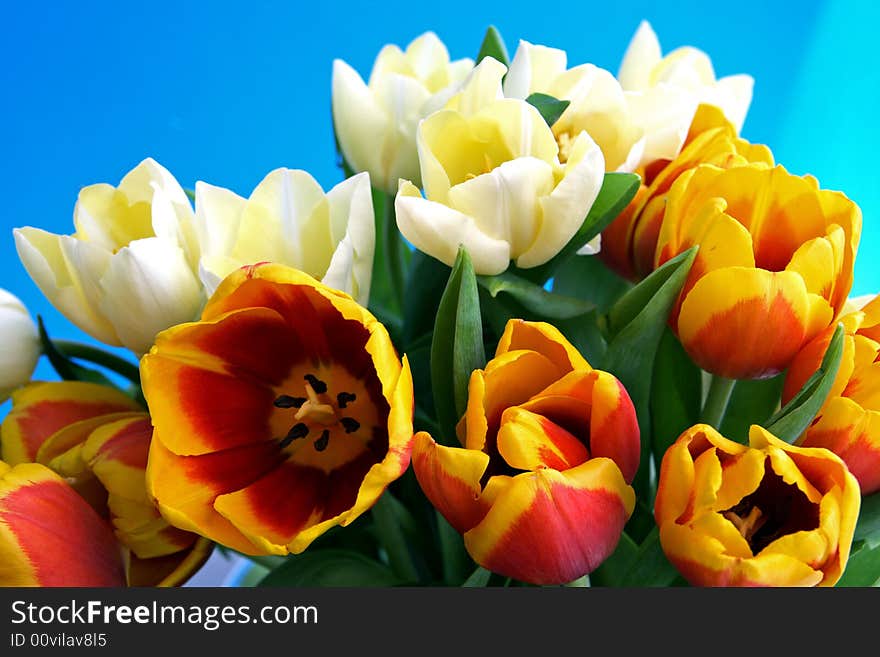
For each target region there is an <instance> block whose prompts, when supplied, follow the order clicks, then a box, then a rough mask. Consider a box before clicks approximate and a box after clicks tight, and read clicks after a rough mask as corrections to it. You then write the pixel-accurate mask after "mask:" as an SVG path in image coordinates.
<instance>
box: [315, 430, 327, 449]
mask: <svg viewBox="0 0 880 657" xmlns="http://www.w3.org/2000/svg"><path fill="white" fill-rule="evenodd" d="M329 442H330V430H329V429H324V430H323V431H322V432H321V437H320V438H318V439H317V440H316V441H315V449H316V450H318V451H319V452H323V451H324V450H325V449H327V444H328V443H329Z"/></svg>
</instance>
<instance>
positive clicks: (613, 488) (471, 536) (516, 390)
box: [413, 320, 639, 584]
mask: <svg viewBox="0 0 880 657" xmlns="http://www.w3.org/2000/svg"><path fill="white" fill-rule="evenodd" d="M458 438H459V441H460V442H461V444H462V447H446V446H443V445H439V444H437V443H436V442H434V440H433V439H432V437H431V436H430V435H428V434H427V433H425V432H419V433H418V434H417V435H416V437H415V441H414V445H413V470H414V471H415V474H416V478H417V479H418V482H419V484H420V486H421V488H422V490H423V491H424V492H425V495H426V496H427V497H428V499H429V500H430V501H431V503H432V504H433V505H434V506H435V507H436V508H437V509H438V510H439V511H440V513H442V514H443V516H444V517H445V518H446V520H448V521H449V523H450V524H451V525H452V526H453V527H454V528H455V529H456V530H458V531H459V532H460V533H461V534H463V535H464V543H465V547H466V548H467V551H468V553H469V554H470V555H471V557H472V558H473V559H474V560H475V561H476V562H477V563H478V564H480V565H481V566H483V567H484V568H487V569H489V570H491V571H494V572H497V573H500V574H502V575H507V576H508V577H513V578H516V579H518V580H522V581H525V582H530V583H533V584H560V583H565V582H569V581H572V580H575V579H577V578H579V577H581V576H583V575H585V574H587V573H589V572H591V571H592V570H593V569H595V568H596V567H597V566H598V565H599V564H600V563H602V561H603V560H605V559H606V558H607V557H608V556H609V555H610V554H611V552H613V551H614V548H615V547H616V545H617V542H618V540H619V539H620V535H621V532H622V531H623V526H624V524H625V523H626V521H627V519H628V518H629V516H630V514H631V513H632V511H633V507H634V505H635V493H634V492H633V489H632V487H631V486H630V485H629V484H630V482H631V481H632V479H633V477H634V476H635V473H636V470H637V468H638V464H639V428H638V421H637V420H636V414H635V409H634V408H633V405H632V401H631V400H630V398H629V395H628V394H627V392H626V390H625V389H624V388H623V386H622V385H621V384H620V382H619V381H618V380H617V379H616V378H614V377H613V376H612V375H611V374H608V373H606V372H602V371H600V370H594V369H592V368H591V367H590V365H589V364H588V363H587V361H585V360H584V358H583V357H582V356H581V355H580V353H578V351H577V350H576V349H575V348H574V347H573V346H572V345H571V344H570V343H569V342H568V341H567V340H566V339H565V338H564V337H563V336H562V334H561V333H560V332H559V331H558V330H557V329H555V328H554V327H553V326H550V325H549V324H544V323H539V322H525V321H522V320H510V321H509V322H508V323H507V326H506V328H505V331H504V334H503V336H502V337H501V340H500V342H499V344H498V349H497V351H496V353H495V357H494V358H493V359H492V360H490V361H489V363H488V364H487V365H486V368H485V369H483V370H475V371H474V372H473V374H472V375H471V378H470V383H469V388H468V402H467V410H466V413H465V415H464V417H463V418H462V419H461V421H460V422H459V424H458Z"/></svg>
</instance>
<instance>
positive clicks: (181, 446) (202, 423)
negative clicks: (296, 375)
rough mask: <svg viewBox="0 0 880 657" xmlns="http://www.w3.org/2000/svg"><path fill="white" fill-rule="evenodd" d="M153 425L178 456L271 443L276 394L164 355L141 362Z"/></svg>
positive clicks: (144, 359)
mask: <svg viewBox="0 0 880 657" xmlns="http://www.w3.org/2000/svg"><path fill="white" fill-rule="evenodd" d="M141 377H142V380H143V385H144V394H145V395H146V397H147V402H148V404H149V406H150V413H151V414H152V417H153V425H154V426H155V427H156V428H157V429H158V430H159V431H160V432H161V434H162V437H163V441H164V443H165V447H166V448H167V449H169V450H171V451H172V452H174V453H175V454H181V455H197V454H206V453H210V452H214V451H218V450H225V449H232V448H234V447H240V446H243V445H253V444H256V443H261V442H266V441H270V440H271V439H272V438H278V437H279V436H273V435H272V432H271V429H270V427H269V419H270V416H271V415H272V412H273V410H274V406H273V402H274V401H275V397H276V394H275V392H274V391H273V390H272V389H271V388H268V387H264V386H259V385H255V384H254V383H253V382H251V381H247V380H245V379H237V378H235V377H233V376H231V375H229V374H224V373H220V372H215V371H210V370H206V369H202V368H201V367H199V366H197V365H191V364H189V363H187V362H184V361H179V360H176V359H175V358H167V357H165V356H163V355H161V354H160V353H159V352H155V351H154V352H152V353H150V354H148V355H147V356H144V358H143V360H142V361H141Z"/></svg>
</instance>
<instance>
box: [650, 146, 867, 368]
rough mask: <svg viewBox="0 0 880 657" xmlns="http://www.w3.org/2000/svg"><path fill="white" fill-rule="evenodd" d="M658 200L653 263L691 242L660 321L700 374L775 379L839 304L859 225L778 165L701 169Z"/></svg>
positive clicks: (851, 208) (831, 196)
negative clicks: (684, 269)
mask: <svg viewBox="0 0 880 657" xmlns="http://www.w3.org/2000/svg"><path fill="white" fill-rule="evenodd" d="M666 199H667V202H666V212H665V216H664V218H663V222H662V226H661V227H660V236H659V238H658V244H657V254H656V261H655V264H657V265H660V264H662V263H664V262H666V261H667V260H668V259H669V258H671V257H673V256H675V255H676V254H678V253H682V252H683V251H685V250H687V249H689V248H690V247H692V246H694V245H699V252H698V253H697V257H696V259H695V260H694V264H693V266H692V268H691V270H690V272H689V274H688V278H687V280H686V281H685V284H684V287H683V288H682V291H681V294H680V295H679V301H678V305H677V306H676V307H675V308H674V309H673V312H672V314H671V316H670V324H671V326H672V328H673V330H675V331H676V333H677V335H678V337H679V338H680V340H681V343H682V345H683V346H684V348H685V350H686V351H687V352H688V354H689V355H690V356H691V358H692V359H693V360H694V361H695V362H696V363H697V364H698V365H699V366H700V367H702V368H703V369H704V370H707V371H709V372H712V373H713V374H717V375H720V376H723V377H727V378H732V379H748V378H762V377H767V376H772V375H775V374H778V373H779V372H781V371H782V370H784V369H785V368H786V367H788V365H789V364H790V363H791V361H792V359H793V358H794V356H795V354H797V352H798V351H799V350H800V349H801V347H803V346H804V345H805V344H806V343H807V342H808V341H810V340H811V339H813V338H814V337H815V336H816V335H817V334H818V333H819V332H820V331H822V330H824V329H825V328H827V327H828V326H829V324H830V323H831V321H832V319H833V318H834V317H836V316H837V315H838V314H839V312H840V311H841V309H842V308H843V306H844V304H845V303H846V299H847V295H848V294H849V291H850V288H851V287H852V280H853V263H854V261H855V255H856V250H857V248H858V243H859V237H860V235H861V223H862V219H861V211H860V210H859V208H858V206H857V205H856V204H855V203H853V202H852V201H851V200H850V199H848V198H847V197H846V196H845V195H843V194H842V193H840V192H833V191H829V190H820V189H819V185H818V183H817V182H816V179H815V178H813V177H811V176H805V177H799V176H794V175H792V174H790V173H788V172H787V171H786V170H785V169H784V168H783V167H781V166H776V167H768V166H767V165H766V164H764V163H757V164H748V165H744V166H739V167H735V168H732V169H722V168H720V167H716V166H713V165H709V164H701V165H699V166H697V167H696V168H694V169H690V170H688V171H685V172H684V173H682V174H681V175H679V176H678V179H677V180H676V181H675V183H674V184H673V185H672V187H671V189H670V190H669V193H668V194H667V196H666Z"/></svg>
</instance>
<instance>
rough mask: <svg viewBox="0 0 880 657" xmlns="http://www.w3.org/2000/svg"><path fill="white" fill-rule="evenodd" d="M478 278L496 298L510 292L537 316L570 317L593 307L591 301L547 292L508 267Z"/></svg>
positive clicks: (547, 317)
mask: <svg viewBox="0 0 880 657" xmlns="http://www.w3.org/2000/svg"><path fill="white" fill-rule="evenodd" d="M477 282H479V284H480V286H481V287H483V288H485V290H486V291H487V292H488V293H489V294H490V295H492V297H493V298H497V297H498V295H499V294H504V295H508V296H510V297H511V298H513V299H515V300H516V301H517V302H519V304H520V305H522V307H523V308H525V309H526V310H527V311H529V312H530V313H532V314H533V315H534V316H536V317H540V318H544V319H571V318H572V317H577V316H578V315H583V314H585V313H588V312H590V311H591V310H593V308H594V305H593V304H592V303H590V302H589V301H584V300H583V299H577V298H575V297H567V296H565V295H562V294H556V293H553V292H548V291H547V290H545V289H544V288H543V287H542V286H540V285H536V284H535V283H532V282H531V281H528V280H526V279H524V278H521V277H519V276H517V275H516V274H514V273H513V272H511V271H509V270H508V271H506V272H504V273H503V274H498V275H497V276H478V277H477Z"/></svg>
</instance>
